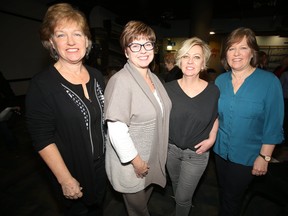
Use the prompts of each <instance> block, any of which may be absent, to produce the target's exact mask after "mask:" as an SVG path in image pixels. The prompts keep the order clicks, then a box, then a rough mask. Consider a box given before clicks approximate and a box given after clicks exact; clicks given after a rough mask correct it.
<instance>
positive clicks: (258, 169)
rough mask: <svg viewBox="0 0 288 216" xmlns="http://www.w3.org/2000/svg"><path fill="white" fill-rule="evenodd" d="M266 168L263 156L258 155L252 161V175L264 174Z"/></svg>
mask: <svg viewBox="0 0 288 216" xmlns="http://www.w3.org/2000/svg"><path fill="white" fill-rule="evenodd" d="M267 170H268V162H266V161H265V160H263V158H261V157H259V156H258V157H257V158H256V160H255V161H254V165H253V169H252V175H256V176H262V175H266V173H267Z"/></svg>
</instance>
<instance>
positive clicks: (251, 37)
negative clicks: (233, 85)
mask: <svg viewBox="0 0 288 216" xmlns="http://www.w3.org/2000/svg"><path fill="white" fill-rule="evenodd" d="M244 37H246V39H247V45H248V46H249V48H250V49H251V50H252V53H253V58H252V59H251V61H250V65H251V66H253V67H256V66H257V63H258V54H257V53H258V51H259V46H258V44H257V40H256V36H255V33H254V32H253V31H252V30H251V29H249V28H244V27H240V28H237V29H235V30H234V31H232V32H231V33H230V34H229V35H228V37H227V38H226V40H225V42H224V43H223V46H222V50H221V55H220V59H221V63H222V65H223V67H224V68H225V69H226V70H229V69H230V66H229V64H228V62H227V59H226V55H227V51H228V49H229V48H230V47H231V46H232V45H233V44H235V43H239V42H240V41H241V40H242V39H243V38H244Z"/></svg>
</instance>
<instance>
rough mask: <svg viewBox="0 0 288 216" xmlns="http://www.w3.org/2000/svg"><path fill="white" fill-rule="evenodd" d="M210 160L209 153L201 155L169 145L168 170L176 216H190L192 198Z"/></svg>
mask: <svg viewBox="0 0 288 216" xmlns="http://www.w3.org/2000/svg"><path fill="white" fill-rule="evenodd" d="M208 160H209V151H208V152H205V153H203V154H201V155H199V154H196V153H195V152H194V151H192V150H190V149H185V150H182V149H180V148H178V147H177V146H176V145H173V144H169V146H168V158H167V170H168V174H169V177H170V179H171V181H172V187H173V192H174V196H175V202H176V214H175V215H176V216H186V215H189V212H190V209H191V206H192V197H193V194H194V192H195V189H196V187H197V185H198V182H199V180H200V178H201V176H202V175H203V173H204V171H205V169H206V167H207V164H208Z"/></svg>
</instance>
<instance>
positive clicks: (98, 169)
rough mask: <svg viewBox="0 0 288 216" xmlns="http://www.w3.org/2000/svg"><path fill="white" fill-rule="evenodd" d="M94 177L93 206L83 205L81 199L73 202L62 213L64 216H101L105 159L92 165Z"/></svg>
mask: <svg viewBox="0 0 288 216" xmlns="http://www.w3.org/2000/svg"><path fill="white" fill-rule="evenodd" d="M94 167H95V173H96V174H95V176H96V180H95V181H96V189H97V191H98V192H97V196H96V197H95V201H96V203H95V204H94V205H85V204H84V203H83V202H82V201H81V199H79V200H73V201H72V203H71V205H70V207H69V208H67V209H66V210H65V211H64V212H65V213H64V215H65V216H102V215H103V201H104V198H105V194H106V189H107V176H106V171H105V157H102V158H101V159H99V161H96V162H95V163H94Z"/></svg>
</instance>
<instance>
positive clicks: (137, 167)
mask: <svg viewBox="0 0 288 216" xmlns="http://www.w3.org/2000/svg"><path fill="white" fill-rule="evenodd" d="M131 163H132V165H133V167H134V171H135V173H136V176H137V177H138V178H143V177H145V176H146V175H147V174H148V170H149V166H148V164H147V163H146V162H145V161H143V160H142V159H141V157H140V156H139V155H137V156H136V157H135V158H134V159H133V160H132V161H131Z"/></svg>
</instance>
